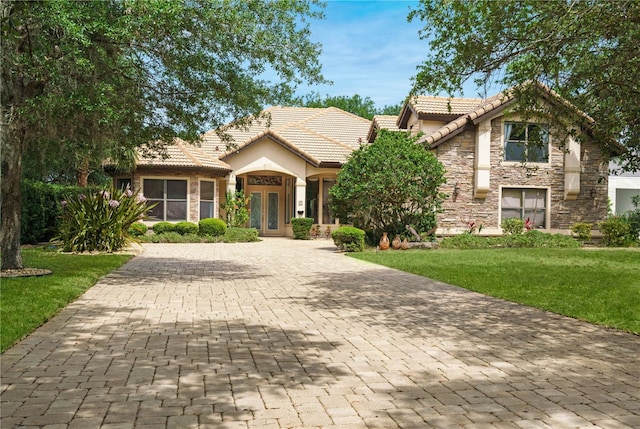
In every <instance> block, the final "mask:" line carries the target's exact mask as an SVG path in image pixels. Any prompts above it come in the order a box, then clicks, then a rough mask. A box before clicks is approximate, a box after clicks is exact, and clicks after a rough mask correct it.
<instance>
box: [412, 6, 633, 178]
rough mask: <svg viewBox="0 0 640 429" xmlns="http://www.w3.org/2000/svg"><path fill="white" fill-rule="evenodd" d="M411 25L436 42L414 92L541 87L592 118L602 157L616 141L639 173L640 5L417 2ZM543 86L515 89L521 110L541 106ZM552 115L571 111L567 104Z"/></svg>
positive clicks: (550, 108)
mask: <svg viewBox="0 0 640 429" xmlns="http://www.w3.org/2000/svg"><path fill="white" fill-rule="evenodd" d="M414 19H420V20H422V21H424V28H423V29H422V30H421V32H420V35H421V38H423V39H427V40H429V45H430V51H429V52H430V54H429V56H428V58H427V59H426V60H425V62H424V63H423V64H422V65H420V66H419V72H418V74H417V75H416V76H415V78H414V92H422V91H424V92H430V93H439V92H441V91H444V92H447V93H448V94H450V95H453V94H455V93H457V92H459V91H461V90H462V86H463V84H464V83H465V82H467V81H468V80H470V79H473V80H475V83H476V84H477V86H478V88H480V87H482V86H483V85H485V84H490V83H497V84H498V85H503V86H505V87H511V86H516V85H519V84H522V83H524V82H527V81H533V82H541V83H543V84H545V85H547V86H548V87H550V88H551V89H553V90H555V91H556V92H557V93H559V95H560V96H562V97H563V98H565V99H566V100H568V101H569V102H570V103H572V104H573V105H575V106H576V107H577V108H578V109H580V110H582V111H583V112H585V113H587V114H588V115H589V116H591V117H592V118H593V119H594V120H595V122H594V123H592V124H589V126H588V132H589V133H590V134H591V135H592V136H593V137H594V138H595V139H596V141H599V142H601V143H603V146H604V149H605V151H607V149H609V147H608V145H607V142H610V141H611V139H612V138H616V139H618V141H619V142H620V143H621V144H622V145H623V146H625V147H626V148H627V149H628V150H627V151H626V152H625V153H623V154H622V156H621V157H620V162H621V163H622V164H623V166H624V168H625V169H626V170H629V171H634V170H639V169H640V43H638V40H640V2H638V1H635V0H630V1H616V2H611V1H605V0H594V1H588V2H587V1H578V0H570V1H566V0H550V1H538V0H524V1H518V2H513V1H493V0H480V1H474V2H468V1H464V0H450V1H446V2H443V1H439V0H421V2H420V5H419V6H418V7H417V8H416V9H414V10H412V11H411V13H410V14H409V20H414ZM538 89H539V86H537V85H520V86H517V88H516V91H517V92H518V93H517V98H518V100H519V102H518V104H519V105H518V108H519V109H520V110H521V111H522V112H525V113H526V112H534V111H536V110H539V109H540V108H541V106H540V105H539V104H537V103H536V99H537V98H536V97H537V95H538V94H536V91H537V90H538ZM547 109H548V111H547V113H548V114H550V115H552V116H554V117H555V116H564V115H565V114H566V106H563V105H562V104H561V103H555V104H554V103H551V105H549V106H548V108H547Z"/></svg>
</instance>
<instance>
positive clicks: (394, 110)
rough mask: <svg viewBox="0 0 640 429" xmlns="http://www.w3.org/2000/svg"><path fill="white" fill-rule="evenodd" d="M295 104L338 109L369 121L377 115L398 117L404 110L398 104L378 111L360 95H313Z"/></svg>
mask: <svg viewBox="0 0 640 429" xmlns="http://www.w3.org/2000/svg"><path fill="white" fill-rule="evenodd" d="M294 104H297V105H300V106H304V107H337V108H338V109H342V110H344V111H345V112H349V113H353V114H354V115H357V116H360V117H361V118H365V119H369V120H371V119H373V117H374V116H375V115H398V114H400V109H401V108H402V105H400V104H397V105H391V106H384V107H383V108H381V109H378V108H377V107H376V104H375V103H374V101H373V100H372V99H371V98H369V97H364V98H362V97H361V96H360V95H358V94H355V95H353V96H351V97H349V96H346V95H337V96H330V95H326V96H325V97H324V98H322V97H321V96H320V95H319V94H316V93H312V94H309V95H307V96H306V97H304V98H299V99H297V100H296V101H295V102H294Z"/></svg>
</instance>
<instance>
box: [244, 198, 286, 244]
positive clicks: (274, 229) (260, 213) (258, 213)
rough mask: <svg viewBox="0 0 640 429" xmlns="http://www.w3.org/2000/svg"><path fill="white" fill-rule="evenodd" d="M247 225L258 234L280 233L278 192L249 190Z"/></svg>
mask: <svg viewBox="0 0 640 429" xmlns="http://www.w3.org/2000/svg"><path fill="white" fill-rule="evenodd" d="M250 207H251V214H250V216H249V226H250V227H251V228H255V229H257V230H258V234H260V235H280V234H281V233H282V231H281V225H280V193H279V192H270V191H252V192H251V206H250Z"/></svg>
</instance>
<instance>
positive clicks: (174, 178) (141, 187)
mask: <svg viewBox="0 0 640 429" xmlns="http://www.w3.org/2000/svg"><path fill="white" fill-rule="evenodd" d="M145 179H152V180H186V181H187V219H186V220H187V222H192V220H191V219H190V216H189V215H190V212H191V210H189V208H190V207H191V193H190V192H189V190H190V189H191V180H190V179H189V178H188V177H184V176H140V192H141V193H142V195H144V180H145ZM198 211H200V209H199V208H198ZM150 222H182V221H179V220H152V221H150Z"/></svg>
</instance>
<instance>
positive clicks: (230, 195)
mask: <svg viewBox="0 0 640 429" xmlns="http://www.w3.org/2000/svg"><path fill="white" fill-rule="evenodd" d="M248 202H249V199H248V198H245V196H244V191H236V192H229V191H227V194H226V198H225V200H224V203H222V204H221V205H220V208H221V209H222V210H224V212H225V213H226V216H227V225H229V226H231V227H235V228H241V227H243V226H244V225H245V224H246V223H247V222H248V221H249V209H248V208H247V204H248Z"/></svg>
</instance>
